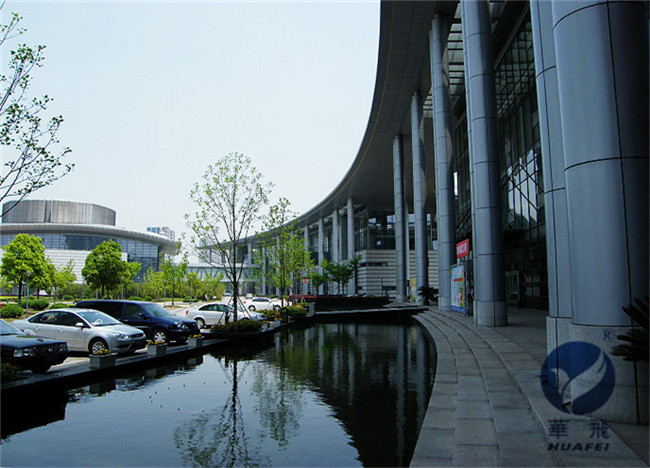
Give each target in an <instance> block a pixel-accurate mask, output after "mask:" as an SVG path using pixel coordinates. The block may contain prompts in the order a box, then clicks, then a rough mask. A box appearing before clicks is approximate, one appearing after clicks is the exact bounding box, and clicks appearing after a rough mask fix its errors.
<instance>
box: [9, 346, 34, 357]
mask: <svg viewBox="0 0 650 468" xmlns="http://www.w3.org/2000/svg"><path fill="white" fill-rule="evenodd" d="M30 356H36V350H35V349H34V348H23V349H16V350H14V357H17V358H21V357H30Z"/></svg>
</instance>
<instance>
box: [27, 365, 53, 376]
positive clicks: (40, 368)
mask: <svg viewBox="0 0 650 468" xmlns="http://www.w3.org/2000/svg"><path fill="white" fill-rule="evenodd" d="M49 368H50V365H49V364H39V365H37V366H32V367H30V369H29V370H31V371H32V372H33V373H35V374H45V373H46V372H47V370H48V369H49Z"/></svg>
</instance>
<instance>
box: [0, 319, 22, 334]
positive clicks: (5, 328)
mask: <svg viewBox="0 0 650 468" xmlns="http://www.w3.org/2000/svg"><path fill="white" fill-rule="evenodd" d="M20 333H21V331H20V330H18V329H17V328H16V327H14V326H13V325H9V324H8V323H7V322H5V321H4V320H0V335H18V334H20Z"/></svg>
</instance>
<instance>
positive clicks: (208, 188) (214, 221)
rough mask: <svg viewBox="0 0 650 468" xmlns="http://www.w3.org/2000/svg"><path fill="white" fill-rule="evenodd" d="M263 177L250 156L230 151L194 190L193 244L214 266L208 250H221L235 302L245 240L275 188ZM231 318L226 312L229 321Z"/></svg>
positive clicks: (189, 221)
mask: <svg viewBox="0 0 650 468" xmlns="http://www.w3.org/2000/svg"><path fill="white" fill-rule="evenodd" d="M262 179H263V176H262V174H261V173H259V172H258V171H257V169H256V168H255V167H254V166H253V164H252V163H251V160H250V158H248V157H247V156H244V155H243V154H241V153H230V154H228V155H226V156H224V157H223V158H221V159H220V160H219V161H217V162H216V163H215V164H211V165H209V166H208V168H207V169H206V171H205V173H204V174H203V180H202V182H201V183H196V184H194V187H193V189H192V191H191V192H190V198H191V199H192V201H193V202H194V204H195V205H196V211H195V212H194V213H191V214H188V215H186V220H187V225H188V227H189V228H190V231H191V232H192V244H193V245H194V246H195V248H196V249H197V253H198V254H199V256H200V257H201V258H202V259H203V260H205V261H206V262H208V263H211V264H213V265H215V264H217V262H215V259H213V258H212V255H210V254H209V253H210V252H209V251H208V250H207V249H215V250H216V251H217V253H218V254H219V256H220V259H221V260H222V261H223V266H224V272H225V275H226V278H227V279H228V281H230V283H231V284H232V289H233V304H234V305H237V304H238V303H239V300H238V299H239V283H240V279H241V276H242V271H243V258H240V257H241V249H240V248H241V244H242V239H245V238H246V237H248V235H249V232H250V230H251V229H252V227H253V224H254V223H255V222H256V221H258V219H259V212H260V210H261V208H262V206H264V205H266V204H267V203H268V194H269V192H270V190H271V187H272V184H264V183H263V182H262ZM238 254H239V257H238ZM236 319H237V307H235V320H236ZM228 321H229V317H228V315H226V323H228Z"/></svg>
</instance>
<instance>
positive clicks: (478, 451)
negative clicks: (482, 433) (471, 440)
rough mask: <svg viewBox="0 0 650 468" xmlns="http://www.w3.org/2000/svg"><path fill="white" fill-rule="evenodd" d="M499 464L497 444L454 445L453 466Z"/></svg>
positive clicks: (499, 457)
mask: <svg viewBox="0 0 650 468" xmlns="http://www.w3.org/2000/svg"><path fill="white" fill-rule="evenodd" d="M500 464H501V456H500V452H499V446H498V445H496V444H494V445H457V446H456V447H454V466H497V465H500Z"/></svg>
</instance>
